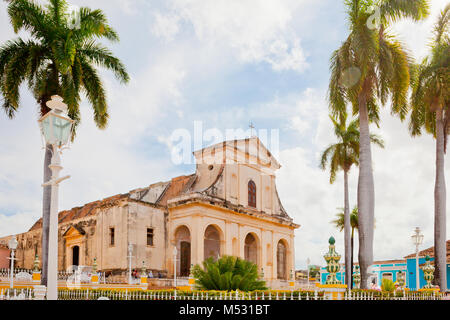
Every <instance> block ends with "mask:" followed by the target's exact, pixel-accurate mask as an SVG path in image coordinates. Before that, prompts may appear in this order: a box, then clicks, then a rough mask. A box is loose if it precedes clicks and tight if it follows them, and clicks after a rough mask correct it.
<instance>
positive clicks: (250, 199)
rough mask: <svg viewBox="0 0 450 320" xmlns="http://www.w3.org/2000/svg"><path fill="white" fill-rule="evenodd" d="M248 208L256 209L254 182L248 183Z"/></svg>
mask: <svg viewBox="0 0 450 320" xmlns="http://www.w3.org/2000/svg"><path fill="white" fill-rule="evenodd" d="M248 206H249V207H253V208H256V184H255V183H254V182H253V181H252V180H250V181H249V182H248Z"/></svg>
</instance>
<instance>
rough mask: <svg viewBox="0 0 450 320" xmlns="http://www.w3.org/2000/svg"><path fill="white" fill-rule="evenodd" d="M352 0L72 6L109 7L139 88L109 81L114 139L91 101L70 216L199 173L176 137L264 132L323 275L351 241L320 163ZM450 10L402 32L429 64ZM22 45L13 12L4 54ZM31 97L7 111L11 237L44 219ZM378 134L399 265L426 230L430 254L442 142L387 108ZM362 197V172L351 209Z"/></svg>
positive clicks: (300, 263) (3, 196) (381, 205)
mask: <svg viewBox="0 0 450 320" xmlns="http://www.w3.org/2000/svg"><path fill="white" fill-rule="evenodd" d="M40 2H44V1H40ZM342 2H343V1H336V0H321V1H315V0H264V1H258V0H209V1H206V0H97V1H95V2H92V1H87V0H72V2H71V3H73V4H74V5H76V6H84V5H87V6H90V7H91V8H100V9H102V10H104V12H105V13H106V15H107V17H108V19H109V21H110V24H111V25H112V26H113V27H114V28H115V29H116V30H117V31H118V33H119V35H120V37H121V41H120V42H119V43H114V44H108V45H109V46H110V48H111V49H112V50H113V51H114V52H115V54H116V55H117V56H118V57H119V58H120V59H122V61H123V62H124V63H125V65H126V66H127V69H128V71H129V74H130V75H131V81H130V83H129V84H128V85H126V86H125V85H120V84H119V83H118V82H117V81H116V80H115V79H114V76H113V75H112V74H111V73H110V72H102V76H103V79H104V81H105V84H106V87H107V92H108V102H109V108H110V115H111V120H110V123H109V127H108V128H107V129H106V130H103V131H101V130H98V129H96V127H95V125H94V124H93V119H92V113H91V110H90V109H89V105H88V104H86V103H85V102H83V104H82V107H81V111H82V124H81V126H80V127H79V130H78V136H77V138H76V141H75V143H74V144H73V145H72V147H71V149H70V150H66V151H65V152H64V154H63V158H62V161H63V166H64V167H65V169H64V170H63V172H62V174H70V175H71V176H72V178H71V179H70V180H67V181H65V182H63V184H62V185H61V192H60V209H61V210H63V209H70V208H72V207H74V206H80V205H83V204H85V203H88V202H90V201H95V200H98V199H102V198H105V197H108V196H111V195H114V194H118V193H126V192H128V191H129V190H131V189H135V188H138V187H144V186H147V185H149V184H151V183H154V182H157V181H167V180H169V179H170V178H172V177H175V176H178V175H183V174H191V173H192V172H194V170H195V166H194V165H193V164H183V165H178V164H176V163H174V161H173V160H172V146H173V145H174V143H173V141H171V136H172V134H173V132H175V131H176V130H177V129H185V130H188V131H190V132H193V131H194V122H195V121H201V123H202V126H203V130H207V129H214V128H217V129H218V130H219V131H220V132H223V133H225V130H227V129H242V130H247V129H248V125H249V122H250V121H252V122H253V123H254V125H255V127H256V130H261V129H265V130H269V131H270V130H272V129H275V130H278V132H279V152H278V158H279V162H280V163H281V165H282V168H281V169H280V170H279V172H278V175H277V185H278V191H279V194H280V197H281V200H282V202H283V204H284V207H285V208H286V210H287V211H288V213H289V214H290V215H291V216H292V217H293V218H294V220H295V222H296V223H298V224H300V225H301V228H300V229H298V230H297V231H296V240H295V242H296V248H295V251H296V252H295V255H296V266H297V268H303V267H305V265H306V259H307V258H308V257H309V258H310V259H311V263H313V264H320V265H323V262H324V261H323V258H322V255H323V254H324V253H325V252H326V251H327V240H328V238H329V237H330V236H331V235H333V236H335V238H336V239H337V251H338V252H340V253H343V252H344V248H343V234H342V233H340V232H339V231H338V230H336V229H335V228H334V227H333V226H332V225H331V224H330V221H331V220H332V219H333V218H334V215H335V214H336V212H337V208H338V207H342V206H343V178H342V175H340V176H339V178H338V179H337V181H336V182H335V184H334V185H330V184H329V182H328V181H329V180H328V179H329V177H328V173H327V172H322V171H321V170H320V169H319V168H318V162H319V160H318V159H319V154H320V152H321V151H322V150H323V149H324V148H325V147H326V146H327V145H328V144H330V143H332V142H333V141H334V136H333V131H332V128H331V124H330V121H329V119H328V116H327V115H328V106H327V103H326V99H325V97H326V90H327V84H328V79H329V71H328V67H329V58H330V55H331V53H332V51H333V50H334V49H336V48H337V47H338V46H339V45H340V44H341V42H342V41H343V40H344V39H345V37H346V35H347V33H348V26H347V22H346V17H345V8H344V6H343V5H342ZM93 3H95V5H93ZM446 3H448V0H432V1H431V4H432V16H431V17H430V18H429V19H428V20H426V21H424V22H422V23H417V24H414V23H412V22H410V21H402V22H400V23H398V24H397V25H396V26H395V28H394V29H393V30H391V31H392V32H394V33H395V34H397V36H398V38H399V39H401V40H402V41H403V42H404V43H405V44H406V46H407V47H408V48H409V49H410V50H411V52H412V53H413V55H414V56H415V57H416V58H421V57H423V56H425V55H426V54H427V50H428V48H427V43H428V42H429V40H430V37H431V28H432V25H433V23H434V21H435V20H436V16H437V15H438V13H439V11H440V10H441V9H443V8H444V6H445V5H446ZM21 36H24V35H23V34H21ZM13 37H16V35H14V33H13V31H12V28H11V26H10V25H9V22H8V18H7V16H6V4H5V2H3V1H2V2H0V43H4V42H5V41H6V40H8V39H11V38H13ZM105 44H107V43H105ZM21 93H22V94H21V110H20V112H18V113H17V115H16V117H15V119H14V120H9V119H7V117H6V116H5V114H0V137H1V138H0V168H2V169H1V170H0V236H5V235H9V234H11V233H21V232H24V231H26V230H27V229H28V228H30V227H31V226H32V224H33V223H34V222H35V221H36V220H37V219H38V218H39V217H40V215H41V210H42V209H41V206H42V205H41V199H42V190H41V183H42V168H43V157H44V152H43V150H42V142H41V139H40V134H39V129H38V125H37V121H36V120H37V119H38V111H37V106H36V103H35V102H34V101H33V99H32V97H31V95H30V94H29V92H28V91H27V88H26V87H24V88H23V90H22V91H21ZM373 131H374V132H376V133H378V134H380V135H382V136H383V138H384V140H385V142H386V148H385V149H384V150H382V149H379V148H376V147H374V148H373V161H374V177H375V192H376V208H375V212H376V230H375V245H374V256H375V259H397V258H401V257H403V256H405V255H407V254H409V253H411V252H412V251H413V250H414V248H413V246H412V244H411V240H410V235H411V234H412V232H413V230H414V228H415V227H416V226H420V227H421V228H422V230H423V233H424V235H425V240H424V247H428V246H432V245H433V210H434V209H433V208H434V205H433V190H434V170H435V162H434V161H435V157H434V153H435V146H434V140H433V139H432V138H431V137H429V136H424V137H421V138H415V139H413V138H411V137H410V136H409V135H408V132H407V125H406V124H405V123H401V122H400V120H398V119H397V118H393V117H392V116H391V115H390V113H389V111H388V108H385V109H384V110H383V112H382V121H381V128H380V129H376V128H373ZM210 143H211V141H209V142H208V141H204V142H203V144H204V146H207V145H208V144H210ZM269 148H270V144H269ZM447 168H448V166H447ZM448 173H449V172H448V170H447V171H446V176H447V178H448ZM356 187H357V170H356V169H353V172H352V174H351V177H350V202H351V205H352V206H353V205H355V204H356ZM448 221H450V220H448ZM449 226H450V225H447V228H448V227H449ZM356 253H357V251H356V250H355V254H356Z"/></svg>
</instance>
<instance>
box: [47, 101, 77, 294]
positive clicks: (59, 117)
mask: <svg viewBox="0 0 450 320" xmlns="http://www.w3.org/2000/svg"><path fill="white" fill-rule="evenodd" d="M46 104H47V106H48V107H49V108H50V109H51V110H50V111H49V112H47V113H46V114H45V115H44V116H43V117H41V118H40V119H39V126H40V128H41V133H42V136H43V138H44V140H45V143H46V144H49V145H51V146H52V151H53V155H52V160H51V164H50V165H49V168H50V169H51V171H52V178H51V179H50V181H47V182H45V183H44V184H43V185H42V186H43V187H47V186H51V188H52V191H51V203H50V221H49V239H48V241H49V242H48V263H47V279H48V280H47V300H57V299H58V192H59V190H58V189H59V183H60V182H61V181H63V180H66V179H68V178H70V176H65V177H62V178H60V177H59V172H60V171H61V170H62V169H63V167H62V166H61V159H60V157H59V152H60V149H61V148H62V147H63V146H64V145H66V144H68V142H69V139H70V134H71V132H72V127H73V123H74V121H73V120H72V119H70V118H69V116H68V115H67V105H66V104H65V103H64V102H63V99H62V98H61V97H60V96H56V95H55V96H52V99H51V100H50V101H47V103H46Z"/></svg>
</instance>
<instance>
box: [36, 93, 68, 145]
mask: <svg viewBox="0 0 450 320" xmlns="http://www.w3.org/2000/svg"><path fill="white" fill-rule="evenodd" d="M47 106H48V107H49V108H50V109H51V111H49V112H48V113H47V114H45V115H44V116H43V117H42V118H41V119H39V124H40V127H41V133H42V135H43V137H44V140H45V143H46V144H50V145H56V146H57V147H61V146H63V145H66V144H68V143H69V139H70V134H71V132H72V126H73V123H74V121H73V120H72V119H70V118H69V117H68V116H67V105H66V104H65V103H64V102H63V100H62V98H61V97H59V96H52V100H50V101H48V102H47Z"/></svg>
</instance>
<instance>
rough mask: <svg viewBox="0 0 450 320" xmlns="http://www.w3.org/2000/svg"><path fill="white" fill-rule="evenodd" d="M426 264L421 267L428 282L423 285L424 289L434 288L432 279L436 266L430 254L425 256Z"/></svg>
mask: <svg viewBox="0 0 450 320" xmlns="http://www.w3.org/2000/svg"><path fill="white" fill-rule="evenodd" d="M425 261H426V262H425V265H424V266H423V267H422V268H421V269H422V271H423V277H424V279H425V281H426V282H427V284H426V285H425V286H424V287H423V288H424V289H433V285H432V284H431V281H433V279H434V267H433V266H432V265H431V261H430V256H426V257H425Z"/></svg>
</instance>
